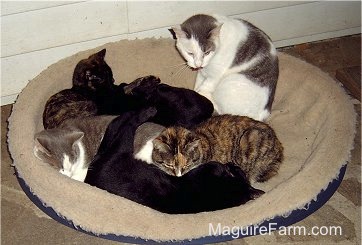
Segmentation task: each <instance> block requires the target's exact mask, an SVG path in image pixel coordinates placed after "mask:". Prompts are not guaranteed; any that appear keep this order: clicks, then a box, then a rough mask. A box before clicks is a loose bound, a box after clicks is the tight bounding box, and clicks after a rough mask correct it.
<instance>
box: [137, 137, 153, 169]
mask: <svg viewBox="0 0 362 245" xmlns="http://www.w3.org/2000/svg"><path fill="white" fill-rule="evenodd" d="M152 141H153V139H150V140H148V141H147V142H146V144H145V145H144V146H143V147H142V148H141V150H139V152H137V153H136V154H135V155H134V158H135V159H138V160H141V161H144V162H146V163H148V164H151V163H153V161H152V151H153V143H152Z"/></svg>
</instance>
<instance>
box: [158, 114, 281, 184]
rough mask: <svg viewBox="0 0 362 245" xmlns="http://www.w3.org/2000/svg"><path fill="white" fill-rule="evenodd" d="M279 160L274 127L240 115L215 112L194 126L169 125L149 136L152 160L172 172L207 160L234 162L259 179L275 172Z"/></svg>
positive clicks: (182, 172) (247, 174) (249, 176)
mask: <svg viewBox="0 0 362 245" xmlns="http://www.w3.org/2000/svg"><path fill="white" fill-rule="evenodd" d="M282 160H283V146H282V144H281V143H280V141H279V140H278V138H277V136H276V134H275V132H274V130H273V129H272V128H271V127H270V126H268V125H267V124H266V123H263V122H260V121H255V120H253V119H251V118H249V117H244V116H232V115H220V116H215V117H212V118H210V119H209V120H207V121H205V122H204V123H201V124H200V125H199V126H196V128H194V130H187V129H185V128H182V127H170V128H167V129H166V130H164V131H163V132H162V133H161V134H160V135H159V136H158V137H157V138H156V139H154V140H153V152H152V161H153V164H155V165H156V166H158V167H159V168H160V169H162V170H164V171H165V172H166V173H168V174H170V175H176V176H181V175H183V174H185V173H187V172H188V171H190V170H191V169H193V168H195V167H197V166H198V165H200V164H202V163H206V162H210V161H217V162H221V163H227V162H234V163H236V164H237V165H238V166H240V168H241V169H242V170H243V171H244V172H245V174H246V176H247V178H248V179H249V180H250V181H257V182H263V181H266V180H268V179H270V178H271V177H273V176H274V175H276V174H277V172H278V169H279V166H280V164H281V162H282Z"/></svg>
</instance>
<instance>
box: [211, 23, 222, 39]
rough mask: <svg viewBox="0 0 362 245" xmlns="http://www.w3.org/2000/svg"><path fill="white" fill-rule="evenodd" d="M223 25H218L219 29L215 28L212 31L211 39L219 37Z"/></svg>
mask: <svg viewBox="0 0 362 245" xmlns="http://www.w3.org/2000/svg"><path fill="white" fill-rule="evenodd" d="M222 25H223V24H220V25H218V26H217V27H215V28H214V29H212V30H211V31H210V33H209V37H210V38H211V39H216V38H218V37H219V35H220V30H221V27H222Z"/></svg>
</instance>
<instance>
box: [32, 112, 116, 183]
mask: <svg viewBox="0 0 362 245" xmlns="http://www.w3.org/2000/svg"><path fill="white" fill-rule="evenodd" d="M114 118H115V116H90V117H85V118H79V117H78V118H74V119H68V120H66V121H64V122H63V124H61V125H60V126H59V127H58V128H53V129H47V130H43V131H41V132H39V133H37V134H36V135H35V136H34V155H35V156H36V157H38V158H39V159H40V160H42V161H43V162H45V163H48V164H50V165H51V166H53V167H55V168H56V169H58V170H59V172H60V173H62V174H64V175H66V176H68V177H70V178H72V179H75V180H78V181H84V179H85V176H86V174H87V171H88V166H89V163H90V162H91V160H92V159H93V157H94V156H95V154H96V153H97V150H98V147H99V145H100V143H101V140H102V137H103V135H104V132H105V131H106V128H107V126H108V124H109V123H110V122H111V120H113V119H114Z"/></svg>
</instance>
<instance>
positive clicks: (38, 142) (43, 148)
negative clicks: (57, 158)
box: [34, 134, 51, 157]
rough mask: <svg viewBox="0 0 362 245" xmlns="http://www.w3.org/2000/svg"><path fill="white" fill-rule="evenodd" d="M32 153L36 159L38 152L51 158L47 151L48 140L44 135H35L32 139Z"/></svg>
mask: <svg viewBox="0 0 362 245" xmlns="http://www.w3.org/2000/svg"><path fill="white" fill-rule="evenodd" d="M34 141H35V142H34V153H35V155H36V156H37V157H38V152H41V153H43V154H45V155H47V156H48V157H50V156H51V153H50V151H49V149H48V143H49V138H48V137H47V136H46V135H39V134H36V135H35V137H34Z"/></svg>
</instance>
